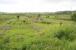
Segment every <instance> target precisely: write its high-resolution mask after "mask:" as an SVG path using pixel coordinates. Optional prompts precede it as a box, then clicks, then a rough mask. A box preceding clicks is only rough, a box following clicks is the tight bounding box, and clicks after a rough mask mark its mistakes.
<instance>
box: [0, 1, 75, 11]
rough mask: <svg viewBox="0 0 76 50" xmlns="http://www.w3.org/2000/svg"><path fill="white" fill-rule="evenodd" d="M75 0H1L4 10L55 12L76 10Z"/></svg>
mask: <svg viewBox="0 0 76 50" xmlns="http://www.w3.org/2000/svg"><path fill="white" fill-rule="evenodd" d="M75 2H76V1H75V0H0V11H3V12H54V11H63V10H76V6H75V5H76V3H75Z"/></svg>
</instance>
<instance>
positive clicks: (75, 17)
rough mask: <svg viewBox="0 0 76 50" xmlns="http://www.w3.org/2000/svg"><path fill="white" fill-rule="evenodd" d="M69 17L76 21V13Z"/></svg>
mask: <svg viewBox="0 0 76 50" xmlns="http://www.w3.org/2000/svg"><path fill="white" fill-rule="evenodd" d="M71 19H72V20H73V21H76V13H74V14H72V16H71Z"/></svg>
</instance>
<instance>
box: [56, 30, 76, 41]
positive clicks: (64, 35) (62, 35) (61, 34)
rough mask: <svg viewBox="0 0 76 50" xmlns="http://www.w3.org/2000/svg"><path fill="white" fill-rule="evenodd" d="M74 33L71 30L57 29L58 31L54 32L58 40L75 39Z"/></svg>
mask: <svg viewBox="0 0 76 50" xmlns="http://www.w3.org/2000/svg"><path fill="white" fill-rule="evenodd" d="M75 36H76V35H75V34H74V32H73V31H72V30H69V31H67V30H59V31H58V32H56V33H55V37H56V38H58V39H59V40H68V41H73V40H74V39H75Z"/></svg>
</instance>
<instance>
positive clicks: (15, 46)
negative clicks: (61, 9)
mask: <svg viewBox="0 0 76 50" xmlns="http://www.w3.org/2000/svg"><path fill="white" fill-rule="evenodd" d="M18 16H19V18H18ZM0 50H76V23H75V22H74V21H72V20H71V17H70V14H56V15H55V14H51V15H49V14H47V15H45V14H40V15H38V14H31V13H26V14H0Z"/></svg>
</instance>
